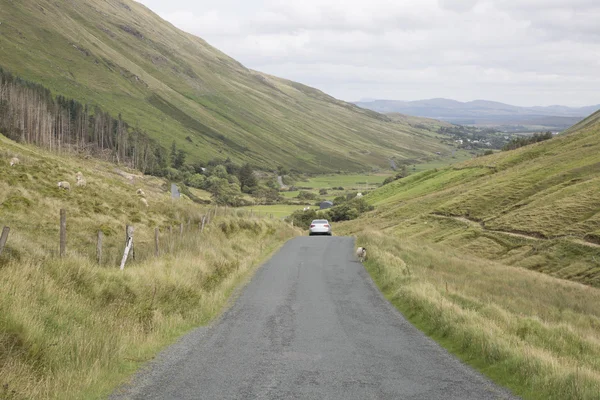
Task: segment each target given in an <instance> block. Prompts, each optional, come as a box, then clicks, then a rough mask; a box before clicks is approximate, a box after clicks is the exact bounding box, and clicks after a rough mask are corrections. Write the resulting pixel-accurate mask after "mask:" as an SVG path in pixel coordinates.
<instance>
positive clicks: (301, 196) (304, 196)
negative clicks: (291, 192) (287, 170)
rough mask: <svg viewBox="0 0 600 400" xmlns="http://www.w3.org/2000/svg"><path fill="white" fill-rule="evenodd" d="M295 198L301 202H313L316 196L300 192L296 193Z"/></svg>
mask: <svg viewBox="0 0 600 400" xmlns="http://www.w3.org/2000/svg"><path fill="white" fill-rule="evenodd" d="M297 198H299V199H301V200H315V199H316V198H317V195H316V194H314V193H312V192H307V191H304V190H302V191H300V193H298V196H297Z"/></svg>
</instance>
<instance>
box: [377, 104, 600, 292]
mask: <svg viewBox="0 0 600 400" xmlns="http://www.w3.org/2000/svg"><path fill="white" fill-rule="evenodd" d="M597 119H598V114H595V115H593V116H591V117H590V118H589V119H588V120H586V121H584V122H583V123H582V124H580V129H578V130H572V131H571V132H570V133H568V134H565V135H563V136H561V137H557V138H555V139H553V140H551V141H548V142H544V143H540V144H536V145H532V146H527V147H524V148H521V149H518V150H515V151H511V152H502V153H498V154H495V155H491V156H487V157H480V158H477V159H473V160H470V161H467V162H464V163H462V164H458V165H455V166H453V167H449V168H444V169H440V170H437V171H436V170H432V171H428V172H423V173H420V174H416V175H412V176H410V177H408V178H406V179H403V180H401V181H397V182H394V183H392V184H390V185H386V186H385V187H383V188H381V189H379V190H377V191H376V192H374V193H372V194H371V195H370V196H369V197H368V199H369V201H370V202H372V203H373V204H375V205H377V206H379V207H378V211H377V212H376V213H375V214H374V218H375V221H377V222H374V223H377V224H379V226H381V227H385V228H387V229H389V230H390V231H393V232H396V233H397V234H399V235H410V236H420V237H422V238H427V239H429V240H431V241H435V242H445V243H447V244H450V245H452V246H454V247H458V248H461V249H463V250H464V251H467V252H470V253H474V254H477V255H481V256H484V257H487V258H492V259H496V260H502V261H503V262H505V263H508V264H510V265H516V266H522V267H526V268H530V269H535V270H540V271H543V272H547V273H550V274H552V275H555V276H558V277H562V278H567V279H571V280H575V281H578V282H582V283H587V284H591V285H593V286H600V254H599V251H600V247H599V246H597V244H600V189H599V188H600V156H599V154H600V124H599V123H598V122H597Z"/></svg>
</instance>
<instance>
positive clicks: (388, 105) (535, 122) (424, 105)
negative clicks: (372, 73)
mask: <svg viewBox="0 0 600 400" xmlns="http://www.w3.org/2000/svg"><path fill="white" fill-rule="evenodd" d="M355 104H357V105H358V106H359V107H362V108H366V109H369V110H373V111H377V112H381V113H402V114H407V115H413V116H418V117H427V118H435V119H440V120H443V121H448V122H453V123H457V124H463V125H467V124H468V125H496V126H500V125H525V126H542V127H548V128H557V130H562V129H565V128H567V127H569V126H571V125H573V124H575V123H577V122H579V121H581V120H582V119H583V118H585V117H586V116H588V115H590V114H592V113H593V112H595V111H597V110H599V109H600V105H595V106H588V107H580V108H573V107H566V106H558V105H555V106H548V107H539V106H538V107H518V106H512V105H509V104H504V103H499V102H495V101H487V100H475V101H469V102H466V103H464V102H460V101H456V100H448V99H429V100H418V101H397V100H374V101H366V102H365V101H361V102H357V103H355Z"/></svg>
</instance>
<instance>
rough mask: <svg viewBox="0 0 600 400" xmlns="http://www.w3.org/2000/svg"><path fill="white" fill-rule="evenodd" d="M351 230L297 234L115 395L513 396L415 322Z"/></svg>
mask: <svg viewBox="0 0 600 400" xmlns="http://www.w3.org/2000/svg"><path fill="white" fill-rule="evenodd" d="M353 250H354V244H353V240H352V239H350V238H343V237H331V238H329V237H299V238H296V239H293V240H291V241H289V242H288V243H287V244H286V245H285V246H284V247H283V248H282V249H281V250H280V251H279V252H278V253H277V254H276V255H275V256H274V257H273V258H272V259H271V260H270V261H269V262H268V263H266V264H265V265H264V266H263V267H262V268H261V269H260V270H259V271H258V272H257V273H256V275H255V276H254V278H253V279H252V281H251V282H250V283H249V284H248V286H247V287H246V288H244V289H243V291H242V292H241V294H240V296H239V298H238V299H237V300H236V301H235V304H234V305H233V306H232V307H231V309H229V310H228V311H227V312H226V313H225V314H224V315H223V316H222V318H221V319H220V320H218V321H217V322H216V323H214V324H213V325H212V326H210V327H207V328H200V329H197V330H196V331H194V332H192V333H191V334H189V335H187V336H185V337H184V338H183V339H182V340H181V341H180V342H179V343H177V344H176V345H174V346H172V347H170V348H169V349H167V350H166V351H165V352H163V353H162V354H161V355H160V356H159V357H158V358H157V360H155V361H154V362H153V363H152V364H151V365H150V366H149V367H148V368H147V369H146V370H145V371H143V372H141V373H140V374H139V375H138V376H137V377H136V378H135V379H134V381H133V382H132V384H131V385H129V386H126V387H123V388H121V389H120V390H119V391H117V392H116V393H115V394H114V395H113V396H112V397H111V398H112V399H423V400H435V399H457V400H458V399H460V400H467V399H473V400H475V399H476V400H483V399H513V398H514V397H512V396H511V395H510V394H509V393H508V392H507V391H505V390H504V389H502V388H499V387H497V386H495V385H494V384H493V383H491V382H490V381H488V380H487V379H485V378H484V377H482V376H481V375H479V374H478V373H476V372H475V371H473V370H471V369H470V368H468V367H466V366H464V365H463V364H461V363H460V362H459V361H457V360H456V359H455V358H454V357H452V356H450V355H449V354H448V353H447V352H446V351H445V350H443V349H441V348H440V347H439V346H438V345H437V344H435V343H434V342H433V341H431V340H430V339H429V338H427V337H425V336H424V335H423V334H422V333H421V332H419V331H418V330H417V329H415V328H414V327H413V326H412V325H411V324H410V323H408V322H407V321H406V320H405V319H404V318H403V317H402V315H401V314H400V313H398V312H397V311H396V310H395V309H394V308H393V307H392V306H391V305H390V304H389V303H388V302H387V301H386V300H385V299H384V298H383V297H382V296H381V294H380V292H379V291H378V290H377V288H376V287H375V286H374V284H373V282H372V281H371V279H370V277H369V276H368V274H367V273H366V271H365V270H364V268H363V266H362V265H361V264H360V263H359V262H357V261H356V260H355V258H354V256H353Z"/></svg>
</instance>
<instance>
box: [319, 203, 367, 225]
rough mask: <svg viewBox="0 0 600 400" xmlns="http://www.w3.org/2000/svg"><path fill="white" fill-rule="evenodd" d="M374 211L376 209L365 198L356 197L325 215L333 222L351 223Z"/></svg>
mask: <svg viewBox="0 0 600 400" xmlns="http://www.w3.org/2000/svg"><path fill="white" fill-rule="evenodd" d="M373 209H374V207H373V206H372V205H370V204H369V203H367V201H366V200H365V199H364V198H356V197H355V198H353V199H352V200H349V201H346V202H345V203H342V204H340V205H337V206H335V207H332V208H330V209H329V210H327V212H326V213H325V214H326V216H327V219H329V220H330V221H331V222H339V221H350V220H353V219H356V218H358V217H359V216H360V215H361V214H364V213H366V212H368V211H372V210H373Z"/></svg>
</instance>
